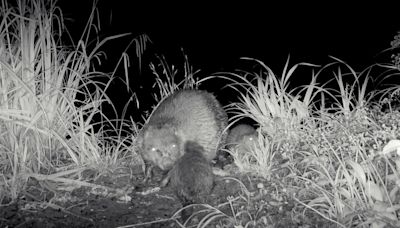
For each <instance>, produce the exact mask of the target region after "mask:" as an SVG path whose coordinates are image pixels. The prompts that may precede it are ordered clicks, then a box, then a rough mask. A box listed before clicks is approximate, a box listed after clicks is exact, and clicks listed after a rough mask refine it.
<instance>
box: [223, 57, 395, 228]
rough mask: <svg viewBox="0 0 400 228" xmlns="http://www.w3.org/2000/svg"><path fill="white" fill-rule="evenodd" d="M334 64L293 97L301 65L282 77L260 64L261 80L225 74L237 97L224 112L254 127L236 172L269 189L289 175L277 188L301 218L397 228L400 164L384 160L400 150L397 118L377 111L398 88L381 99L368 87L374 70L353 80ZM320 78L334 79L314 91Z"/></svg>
mask: <svg viewBox="0 0 400 228" xmlns="http://www.w3.org/2000/svg"><path fill="white" fill-rule="evenodd" d="M333 60H334V61H333V62H332V63H329V64H327V65H325V66H323V67H321V68H319V69H318V70H317V71H316V73H315V74H313V75H312V77H311V81H310V83H309V84H308V85H304V86H301V87H300V89H295V90H289V89H288V88H289V86H288V84H289V81H290V80H289V79H290V78H291V76H292V74H293V73H294V71H295V69H296V68H297V67H298V66H299V65H294V66H293V67H292V68H290V69H289V67H288V63H286V65H285V67H284V71H283V74H282V76H280V77H278V76H276V75H275V74H274V73H273V72H272V71H271V70H270V69H269V68H268V67H267V66H266V65H264V64H263V63H262V62H260V61H256V62H257V63H258V64H259V65H260V66H261V69H262V70H261V71H260V72H261V73H253V72H245V71H242V72H239V73H227V74H224V75H223V76H222V77H223V78H225V79H227V80H230V81H231V82H232V83H231V84H229V87H231V88H233V89H234V90H235V91H237V92H238V93H237V94H238V96H239V97H240V101H239V102H238V103H234V104H233V105H232V106H231V107H230V109H229V111H230V112H231V113H233V114H234V116H233V118H232V122H234V121H238V120H240V119H241V118H251V119H253V120H254V121H255V122H256V123H257V124H258V125H259V129H258V132H259V142H257V143H256V146H255V147H253V148H252V150H250V151H248V152H246V153H244V152H243V151H236V150H233V151H231V153H232V154H233V156H234V158H235V163H236V164H237V166H238V168H239V170H240V171H243V172H246V173H251V174H257V175H258V176H262V177H264V178H268V180H271V182H273V181H274V179H273V177H274V174H275V173H276V172H278V170H280V169H282V168H283V167H285V168H286V169H288V170H289V172H288V173H287V174H286V175H285V176H283V178H282V173H281V174H279V175H280V179H279V180H276V181H278V182H284V183H285V184H286V185H287V188H288V189H289V192H292V193H293V195H292V197H293V199H294V200H296V201H297V203H298V204H297V206H296V207H295V209H294V211H298V209H299V208H302V213H303V216H307V215H310V213H311V214H314V215H318V216H319V217H320V218H322V219H325V220H327V221H329V222H330V223H331V224H335V226H339V227H349V226H354V225H355V226H364V225H368V226H371V227H383V225H385V224H390V225H393V226H398V225H399V224H398V222H397V215H396V212H397V210H398V209H399V208H400V206H399V205H398V203H397V202H398V197H397V192H398V187H396V184H395V183H397V181H398V167H397V165H394V164H397V163H398V158H397V156H396V155H395V156H387V154H385V153H386V152H388V151H396V150H398V149H397V148H399V145H400V144H399V143H398V140H396V139H397V138H399V136H400V135H399V133H397V132H396V130H395V129H398V127H397V126H399V123H398V121H397V122H396V121H395V120H394V119H395V118H398V117H400V115H399V114H397V112H388V113H382V112H380V111H377V110H381V109H382V108H381V107H379V106H380V105H378V107H377V103H376V101H377V100H382V99H383V98H382V96H387V95H388V94H389V93H390V92H393V91H396V88H398V85H395V86H392V87H389V88H388V89H387V90H385V92H386V93H380V92H378V91H375V90H373V88H374V87H373V85H371V82H374V78H375V77H376V76H375V75H374V74H373V71H372V70H371V68H372V66H371V67H368V68H366V69H365V70H363V71H361V72H356V71H355V70H354V69H352V68H351V67H350V66H349V65H348V64H346V63H345V62H343V61H341V60H339V59H337V58H333ZM300 65H302V64H300ZM305 65H308V66H313V67H316V66H314V65H310V64H305ZM391 70H392V71H393V70H394V69H393V68H391ZM396 73H398V72H394V73H392V74H396ZM323 74H328V75H329V74H330V75H332V78H333V79H332V80H331V81H328V82H326V83H324V84H322V85H319V84H318V79H319V77H320V76H321V75H323ZM383 81H384V80H382V81H381V82H383ZM328 86H329V87H328ZM389 91H390V92H389ZM382 94H384V95H382ZM389 95H390V94H389ZM326 98H329V99H328V101H330V103H328V104H327V103H325V102H326ZM385 145H388V146H386V147H385ZM388 148H390V149H388ZM240 153H244V154H240ZM389 153H390V154H392V153H391V152H389Z"/></svg>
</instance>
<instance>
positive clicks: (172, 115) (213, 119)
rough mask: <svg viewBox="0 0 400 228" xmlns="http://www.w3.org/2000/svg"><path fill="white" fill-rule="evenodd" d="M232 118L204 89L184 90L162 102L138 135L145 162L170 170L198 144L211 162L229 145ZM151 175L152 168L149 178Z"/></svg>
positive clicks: (149, 171)
mask: <svg viewBox="0 0 400 228" xmlns="http://www.w3.org/2000/svg"><path fill="white" fill-rule="evenodd" d="M227 124H228V116H227V114H226V112H225V111H224V109H223V108H222V106H221V104H220V103H219V102H218V100H217V99H216V98H215V96H214V95H212V94H211V93H208V92H206V91H201V90H180V91H177V92H175V93H173V94H172V95H170V96H168V97H166V98H165V99H164V100H162V101H161V102H160V103H159V105H158V106H157V107H156V108H155V109H154V111H153V113H152V114H151V116H150V118H149V120H148V122H147V123H146V124H145V125H144V127H143V129H142V131H141V132H140V134H139V136H138V142H139V143H140V144H139V146H141V154H142V157H143V159H144V160H145V161H147V162H150V163H151V164H153V165H156V166H158V167H159V168H161V170H164V171H168V170H170V169H171V168H172V166H173V165H174V163H175V162H176V161H177V160H178V159H179V158H180V157H182V155H183V154H184V151H185V150H184V144H185V142H186V141H194V142H196V143H197V144H199V145H200V146H201V147H202V148H203V150H202V153H203V155H204V157H205V159H206V160H207V161H211V160H212V159H213V158H214V157H215V156H216V152H217V150H218V149H219V148H220V147H221V146H223V145H224V144H225V140H226V133H225V132H224V130H225V128H226V126H227ZM149 176H151V168H150V169H148V172H147V173H146V177H149Z"/></svg>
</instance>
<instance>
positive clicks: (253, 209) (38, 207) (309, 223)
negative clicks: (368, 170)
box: [0, 168, 328, 228]
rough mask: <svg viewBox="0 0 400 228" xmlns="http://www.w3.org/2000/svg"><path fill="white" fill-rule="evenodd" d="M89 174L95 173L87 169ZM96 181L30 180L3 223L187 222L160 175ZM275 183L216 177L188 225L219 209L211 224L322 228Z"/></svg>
mask: <svg viewBox="0 0 400 228" xmlns="http://www.w3.org/2000/svg"><path fill="white" fill-rule="evenodd" d="M85 175H86V176H88V177H90V176H91V175H92V176H96V175H97V174H96V172H95V171H87V172H86V173H85ZM92 178H93V177H92ZM93 179H94V181H93V183H94V184H97V185H99V186H106V188H104V189H101V188H97V189H96V188H88V187H79V188H75V189H73V190H72V191H54V190H53V189H52V188H51V186H50V184H43V183H39V182H37V181H30V182H29V183H28V187H27V188H26V189H27V190H26V193H25V194H24V196H21V197H20V198H19V200H18V202H16V203H13V204H11V205H6V206H2V207H1V208H0V209H1V210H0V218H1V219H0V227H20V228H22V227H180V225H182V224H184V221H182V220H181V218H180V213H176V212H177V211H178V210H179V209H181V204H180V202H179V201H178V200H177V198H176V197H175V196H174V194H173V192H172V189H171V188H170V187H169V186H167V187H165V188H161V189H160V188H158V183H159V180H160V179H161V174H158V175H156V176H155V178H153V180H152V181H151V182H150V183H148V184H146V185H144V184H143V182H142V181H143V174H142V172H141V171H140V169H139V168H137V169H128V168H126V169H120V170H119V171H115V172H114V173H108V174H102V175H97V177H95V178H93ZM235 179H237V180H241V181H240V182H238V181H237V180H235ZM276 183H278V182H276V181H266V180H264V179H260V178H256V177H251V176H247V175H246V176H236V177H232V176H229V177H218V178H217V181H216V184H215V187H214V189H213V193H212V194H211V195H210V197H209V199H207V202H208V203H209V204H210V205H211V206H212V207H209V208H208V210H207V207H202V206H197V207H195V212H196V211H199V210H201V209H205V212H203V213H194V216H193V218H192V219H191V220H190V221H189V222H188V223H187V224H185V225H186V226H187V225H189V224H190V225H195V224H199V223H201V222H204V220H202V219H203V218H207V217H205V216H207V215H210V213H212V212H216V211H217V213H216V215H218V218H215V219H213V220H212V221H211V222H210V223H209V224H208V225H207V227H233V226H235V225H242V226H245V225H246V224H251V225H250V226H249V227H321V226H320V225H322V223H319V222H322V221H321V220H320V219H318V218H316V217H315V216H314V218H313V219H312V217H309V219H307V220H306V219H305V218H304V217H303V218H296V217H295V216H293V213H292V209H293V207H294V203H293V200H291V199H290V198H289V197H286V196H284V195H283V194H282V192H284V191H280V190H279V189H280V188H281V189H284V187H283V186H279V184H276ZM277 192H281V194H279V195H277V194H276V193H277ZM288 195H289V194H288ZM44 202H46V203H44ZM313 220H314V221H313ZM316 220H319V222H316ZM324 225H325V226H324V227H327V226H328V224H324Z"/></svg>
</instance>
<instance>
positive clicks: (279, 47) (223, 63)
mask: <svg viewBox="0 0 400 228" xmlns="http://www.w3.org/2000/svg"><path fill="white" fill-rule="evenodd" d="M74 2H79V4H78V5H79V7H77V4H74ZM128 2H129V3H130V4H129V5H127V3H128ZM245 2H246V3H245ZM280 2H281V3H279V4H276V3H274V4H272V3H270V2H263V3H264V4H261V2H259V3H256V2H250V1H237V3H232V2H224V3H215V2H214V3H212V2H206V1H199V2H190V3H170V1H168V3H158V2H155V1H142V2H137V1H116V0H114V1H109V0H100V1H99V3H98V9H99V12H100V17H101V25H102V30H101V32H100V35H101V36H110V35H115V34H121V33H127V32H130V33H132V35H131V36H130V37H129V38H123V39H120V40H118V41H111V42H110V43H108V45H106V46H105V51H106V52H107V53H108V60H107V63H105V65H104V67H105V68H107V66H114V65H115V62H116V61H117V59H118V57H119V55H120V53H121V51H122V50H124V48H125V47H126V45H127V44H128V43H129V41H130V40H131V39H132V38H133V37H135V36H138V35H140V34H143V33H145V34H147V35H148V36H149V37H150V39H151V40H152V44H149V47H148V50H147V51H146V53H145V55H144V59H143V68H144V69H145V70H144V73H142V75H139V74H138V71H137V61H136V59H135V57H134V56H135V49H134V47H132V48H131V49H130V50H129V51H128V53H129V54H130V55H131V62H132V67H131V69H132V71H131V77H132V78H134V80H135V82H139V83H134V85H131V86H132V89H133V90H134V91H135V90H137V89H138V88H139V87H141V85H139V84H141V83H143V84H145V83H146V80H143V77H146V78H151V76H150V75H146V69H148V64H149V63H150V61H154V60H155V58H154V56H155V54H158V55H164V56H165V58H166V59H167V61H168V63H169V64H173V65H175V66H177V67H181V68H182V66H183V60H184V59H183V55H182V51H181V50H182V49H183V50H184V53H185V54H186V55H188V58H189V62H190V63H191V64H192V65H193V67H194V69H201V72H200V74H199V75H200V76H207V75H209V74H211V73H214V72H217V71H233V70H235V69H237V68H240V64H241V63H242V61H241V60H239V58H240V57H252V58H257V59H259V60H261V61H263V62H264V63H265V64H266V65H267V66H269V67H270V68H271V69H272V70H273V71H274V72H275V73H276V74H280V73H281V71H282V69H283V67H284V64H285V62H286V60H287V57H288V55H289V54H290V58H291V59H290V61H291V63H292V64H294V63H299V62H310V63H313V64H321V65H324V64H327V63H329V62H331V61H332V60H331V59H329V57H328V56H329V55H331V56H334V57H337V58H339V59H341V60H343V61H345V62H347V63H348V64H349V65H350V66H351V67H353V68H354V69H355V70H357V71H360V70H362V69H364V68H366V67H367V66H369V65H371V64H373V63H376V62H388V61H390V53H389V54H388V53H384V54H379V53H380V52H381V51H382V50H384V49H387V48H389V47H390V41H392V40H393V37H394V36H395V35H396V34H397V31H398V30H400V19H399V17H398V15H399V11H398V10H397V12H396V11H395V9H396V7H395V6H394V5H391V4H388V3H380V2H379V3H367V2H360V3H358V4H354V3H353V4H349V3H346V4H345V3H340V2H338V1H329V2H328V1H320V2H321V3H317V2H315V3H304V1H302V3H293V2H294V1H293V2H291V1H280ZM322 2H323V3H322ZM348 2H349V1H348ZM371 2H372V1H371ZM375 2H376V1H375ZM59 5H60V6H61V9H62V10H63V13H64V17H66V18H70V19H72V20H68V21H66V22H65V24H66V25H67V28H68V29H69V30H70V32H71V33H72V34H73V35H74V34H78V32H80V31H81V30H82V28H83V26H84V24H85V22H86V20H87V17H88V16H89V13H90V9H91V6H92V1H71V0H60V1H59ZM300 80H301V79H300ZM150 81H152V80H151V79H150ZM305 83H307V82H305ZM206 89H207V90H210V91H211V92H215V90H216V89H215V88H206ZM136 92H137V91H136Z"/></svg>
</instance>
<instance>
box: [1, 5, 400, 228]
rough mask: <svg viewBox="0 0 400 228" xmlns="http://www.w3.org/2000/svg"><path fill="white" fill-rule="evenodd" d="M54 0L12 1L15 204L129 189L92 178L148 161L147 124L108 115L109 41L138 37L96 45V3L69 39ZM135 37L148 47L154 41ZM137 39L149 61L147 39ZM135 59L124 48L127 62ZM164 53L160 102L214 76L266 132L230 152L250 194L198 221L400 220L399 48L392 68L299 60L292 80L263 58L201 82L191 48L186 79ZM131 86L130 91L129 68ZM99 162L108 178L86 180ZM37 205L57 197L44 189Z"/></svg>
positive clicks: (7, 24)
mask: <svg viewBox="0 0 400 228" xmlns="http://www.w3.org/2000/svg"><path fill="white" fill-rule="evenodd" d="M44 2H45V1H39V0H38V1H35V0H32V1H23V0H21V1H17V6H15V7H14V6H10V5H8V3H7V1H2V3H1V4H2V5H1V8H0V11H1V12H0V129H1V131H0V203H1V204H3V205H5V204H12V203H14V202H16V201H18V199H19V198H20V197H22V196H26V195H28V191H27V188H28V187H29V186H31V185H32V181H36V182H37V183H39V184H38V185H40V186H41V187H42V188H46V189H47V190H50V191H52V192H57V191H61V190H65V189H67V188H68V189H75V188H79V187H82V186H84V187H88V188H91V189H102V190H103V191H107V192H109V191H117V190H116V189H112V188H110V187H107V186H105V185H100V184H97V183H94V180H95V179H96V178H97V177H98V176H100V174H101V173H103V172H113V171H114V170H116V169H118V168H121V167H132V166H136V165H139V164H141V162H142V161H141V159H140V157H139V156H137V154H136V153H135V145H134V140H135V135H136V134H137V132H138V130H139V127H138V126H139V125H140V124H139V123H134V122H132V121H131V122H127V121H126V120H123V119H122V118H118V117H117V116H116V114H114V115H113V116H111V115H110V113H107V114H106V113H104V112H103V107H104V105H110V106H111V107H113V103H112V101H111V100H110V98H109V97H108V96H107V89H108V88H109V86H110V83H111V82H112V81H113V80H115V77H116V76H115V75H114V74H115V71H114V73H112V74H106V73H102V72H98V71H97V70H96V67H95V66H96V64H99V63H101V61H102V57H103V55H104V53H103V52H101V51H100V50H101V47H102V45H103V44H104V43H105V42H108V41H110V40H113V39H117V38H120V37H122V36H125V35H126V34H122V35H116V36H111V37H107V38H106V39H104V40H98V39H96V42H95V44H91V43H90V42H89V40H90V39H91V37H92V36H96V34H93V32H94V30H96V28H97V27H96V21H95V18H96V17H95V16H94V15H95V14H96V11H95V7H94V8H93V12H92V14H91V16H90V17H89V21H88V24H87V26H86V28H85V30H84V32H83V34H82V37H81V39H80V40H79V41H78V42H77V43H74V42H72V41H71V44H70V46H66V44H65V43H64V42H65V41H64V40H63V39H62V38H63V34H64V33H65V31H66V30H65V28H64V24H63V18H62V14H61V11H60V10H59V9H58V8H57V7H56V5H54V4H52V3H49V4H50V5H49V4H45V3H44ZM138 40H139V41H138ZM398 40H399V38H398V35H397V36H396V37H395V40H394V41H393V43H392V46H393V48H397V47H398V46H399V45H398V43H399V42H398ZM136 41H137V42H136V44H143V43H146V42H148V38H147V37H146V36H141V37H139V38H137V39H136ZM137 46H139V47H137V48H138V49H137V53H138V57H140V55H141V53H143V46H141V45H137ZM127 58H128V56H127V55H126V54H122V57H121V61H120V62H121V63H123V65H124V66H125V67H127V66H128V62H127V61H128V59H127ZM159 59H160V64H159V65H153V64H152V65H150V69H151V70H152V71H153V73H154V75H155V78H156V79H155V85H156V88H157V89H155V91H154V92H153V93H154V98H155V100H156V101H160V100H161V99H162V98H164V97H166V96H167V95H169V94H171V93H172V92H173V91H175V90H177V89H181V88H198V87H199V86H200V85H201V83H202V82H203V81H204V80H216V78H219V80H220V79H224V80H226V81H227V84H228V85H227V87H229V88H230V89H232V90H233V91H234V92H235V93H236V94H237V96H238V97H239V101H238V102H235V103H232V104H230V105H228V106H227V110H228V111H229V112H230V113H231V114H232V116H233V117H232V118H231V123H234V122H236V121H240V120H241V119H242V118H249V119H252V120H253V121H254V122H256V123H257V127H258V129H257V132H258V135H259V137H258V140H257V141H256V142H255V144H254V147H252V149H251V151H249V152H248V153H241V151H237V150H235V149H233V150H232V151H229V153H231V154H232V156H233V157H234V163H235V167H236V169H234V170H235V173H230V174H231V175H232V176H234V177H229V178H227V177H225V178H224V179H225V180H229V181H232V182H235V183H239V185H240V189H241V190H240V191H239V192H238V193H236V194H235V195H232V196H229V197H228V198H227V199H222V202H220V203H219V204H214V205H212V206H211V205H203V206H204V209H203V210H200V211H199V212H197V213H196V214H194V215H193V216H192V217H191V218H190V220H193V221H195V219H194V218H196V216H197V215H199V214H205V216H203V218H202V219H201V220H200V221H197V223H196V224H197V226H198V227H206V226H208V225H210V224H214V225H215V226H216V227H276V226H279V225H282V223H279V221H276V220H274V219H272V218H273V216H272V213H271V211H272V212H276V213H280V214H284V215H285V217H284V219H283V220H284V221H280V222H285V221H286V222H287V224H292V225H293V226H295V225H296V224H297V225H298V224H302V225H303V227H307V226H308V225H310V224H324V225H325V226H331V227H374V228H375V227H385V226H393V227H399V226H400V222H399V219H398V216H399V215H398V211H399V209H400V204H399V202H400V194H399V189H400V188H399V180H400V177H399V173H400V160H399V155H400V139H399V138H400V136H399V134H400V132H399V129H400V121H399V119H400V109H399V106H398V97H399V96H398V94H399V91H400V85H398V84H390V85H387V84H385V83H386V82H387V81H390V80H391V78H393V77H394V76H397V75H398V74H399V66H398V65H399V57H398V55H393V61H392V63H388V64H379V65H378V64H377V65H374V66H370V67H367V68H366V69H365V70H363V71H361V72H357V71H356V70H354V69H352V68H351V67H350V66H349V65H348V64H346V63H345V62H343V61H341V60H340V59H337V58H332V63H329V64H326V65H325V66H323V67H320V66H316V65H312V64H307V63H301V64H295V65H294V66H292V67H290V64H289V60H288V61H287V63H286V64H285V66H284V68H283V73H282V75H280V76H277V75H276V74H274V72H273V71H272V70H271V69H269V68H268V66H266V65H265V64H264V63H263V62H261V61H259V60H255V59H248V58H246V59H244V61H248V62H249V63H254V64H255V65H256V66H257V67H258V71H257V72H249V71H237V72H226V73H218V74H215V75H213V76H211V77H209V78H204V79H201V80H199V79H197V78H195V77H194V76H195V74H196V73H197V72H194V71H193V69H192V68H191V67H190V65H189V63H188V60H187V58H186V56H185V64H184V74H183V75H182V78H183V79H182V80H178V76H177V75H178V71H177V69H176V68H174V67H170V66H169V65H168V64H167V62H166V61H165V59H164V58H159ZM298 67H310V68H312V73H311V80H310V82H309V84H306V85H303V86H301V87H299V88H291V86H290V81H291V79H292V78H293V77H295V72H296V69H297V68H298ZM125 71H126V72H127V68H125ZM160 72H161V73H160ZM326 74H327V75H330V76H331V78H333V80H331V81H329V82H325V83H324V84H322V83H321V82H319V77H320V76H321V75H326ZM125 81H126V82H127V85H129V77H128V76H127V75H126V77H125ZM379 86H384V88H382V87H379ZM128 90H129V88H128ZM132 96H133V97H134V95H132ZM136 102H138V101H136ZM114 112H115V113H117V110H115V108H114ZM124 114H126V113H124ZM139 115H140V114H139ZM126 135H127V136H126ZM125 136H126V137H125ZM88 170H94V172H95V173H96V175H94V176H90V175H87V171H88ZM244 177H245V178H244ZM246 177H249V179H251V180H252V181H256V184H255V187H253V188H251V187H249V186H250V184H248V183H246V181H245V179H246ZM250 177H251V178H250ZM36 182H35V183H36ZM125 190H126V189H124V191H122V192H121V191H120V192H118V191H117V193H116V195H118V197H120V196H121V195H122V196H127V195H128V194H129V193H130V192H127V191H125ZM36 201H38V202H43V203H47V205H54V204H53V203H51V202H50V201H52V199H51V200H49V199H48V198H45V197H43V198H40V199H36ZM285 210H287V211H285ZM178 215H179V211H178V212H176V213H175V214H173V213H171V218H170V220H172V221H175V222H177V224H179V225H180V226H181V227H185V226H188V224H189V222H190V221H186V223H181V222H180V221H179V219H178ZM289 220H290V221H289ZM315 221H316V222H315ZM136 225H140V224H136ZM127 227H128V226H127Z"/></svg>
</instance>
